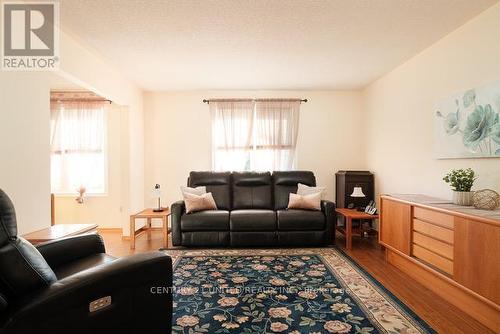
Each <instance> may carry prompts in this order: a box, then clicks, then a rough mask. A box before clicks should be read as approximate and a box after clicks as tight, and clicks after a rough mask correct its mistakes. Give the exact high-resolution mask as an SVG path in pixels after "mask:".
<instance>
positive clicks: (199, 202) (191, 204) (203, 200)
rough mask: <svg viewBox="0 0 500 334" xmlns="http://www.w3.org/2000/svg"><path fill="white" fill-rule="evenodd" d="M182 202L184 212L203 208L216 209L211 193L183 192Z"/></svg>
mask: <svg viewBox="0 0 500 334" xmlns="http://www.w3.org/2000/svg"><path fill="white" fill-rule="evenodd" d="M184 203H185V204H186V213H191V212H197V211H203V210H217V204H215V200H214V197H213V196H212V193H206V194H203V195H194V194H188V193H186V194H184Z"/></svg>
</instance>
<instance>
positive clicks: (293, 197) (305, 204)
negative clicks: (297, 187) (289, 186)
mask: <svg viewBox="0 0 500 334" xmlns="http://www.w3.org/2000/svg"><path fill="white" fill-rule="evenodd" d="M288 209H303V210H321V193H315V194H310V195H304V196H301V195H297V194H294V193H290V198H289V201H288Z"/></svg>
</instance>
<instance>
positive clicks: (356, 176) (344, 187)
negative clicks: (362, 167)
mask: <svg viewBox="0 0 500 334" xmlns="http://www.w3.org/2000/svg"><path fill="white" fill-rule="evenodd" d="M354 187H361V189H362V191H363V193H364V194H365V196H366V197H351V196H350V195H351V194H352V192H353V190H354ZM374 199H375V186H374V179H373V174H372V173H370V172H369V171H354V170H339V171H338V172H337V173H336V174H335V204H336V206H337V208H347V207H348V206H349V204H352V205H353V207H354V208H359V207H363V208H364V207H365V206H367V205H368V203H369V202H370V201H371V200H374Z"/></svg>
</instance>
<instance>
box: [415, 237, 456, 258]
mask: <svg viewBox="0 0 500 334" xmlns="http://www.w3.org/2000/svg"><path fill="white" fill-rule="evenodd" d="M413 243H414V244H417V245H419V246H420V247H423V248H425V249H427V250H430V251H431V252H434V253H436V254H438V255H441V256H443V257H445V258H447V259H448V260H453V246H452V245H450V244H447V243H446V242H442V241H439V240H436V239H434V238H431V237H428V236H426V235H423V234H420V233H418V232H415V231H414V232H413Z"/></svg>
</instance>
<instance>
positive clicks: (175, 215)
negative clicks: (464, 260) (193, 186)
mask: <svg viewBox="0 0 500 334" xmlns="http://www.w3.org/2000/svg"><path fill="white" fill-rule="evenodd" d="M170 212H171V213H172V215H171V217H170V222H171V224H172V245H173V246H180V245H181V243H182V234H181V217H182V215H183V214H185V213H186V205H185V204H184V201H177V202H175V203H173V204H172V205H171V206H170Z"/></svg>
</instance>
